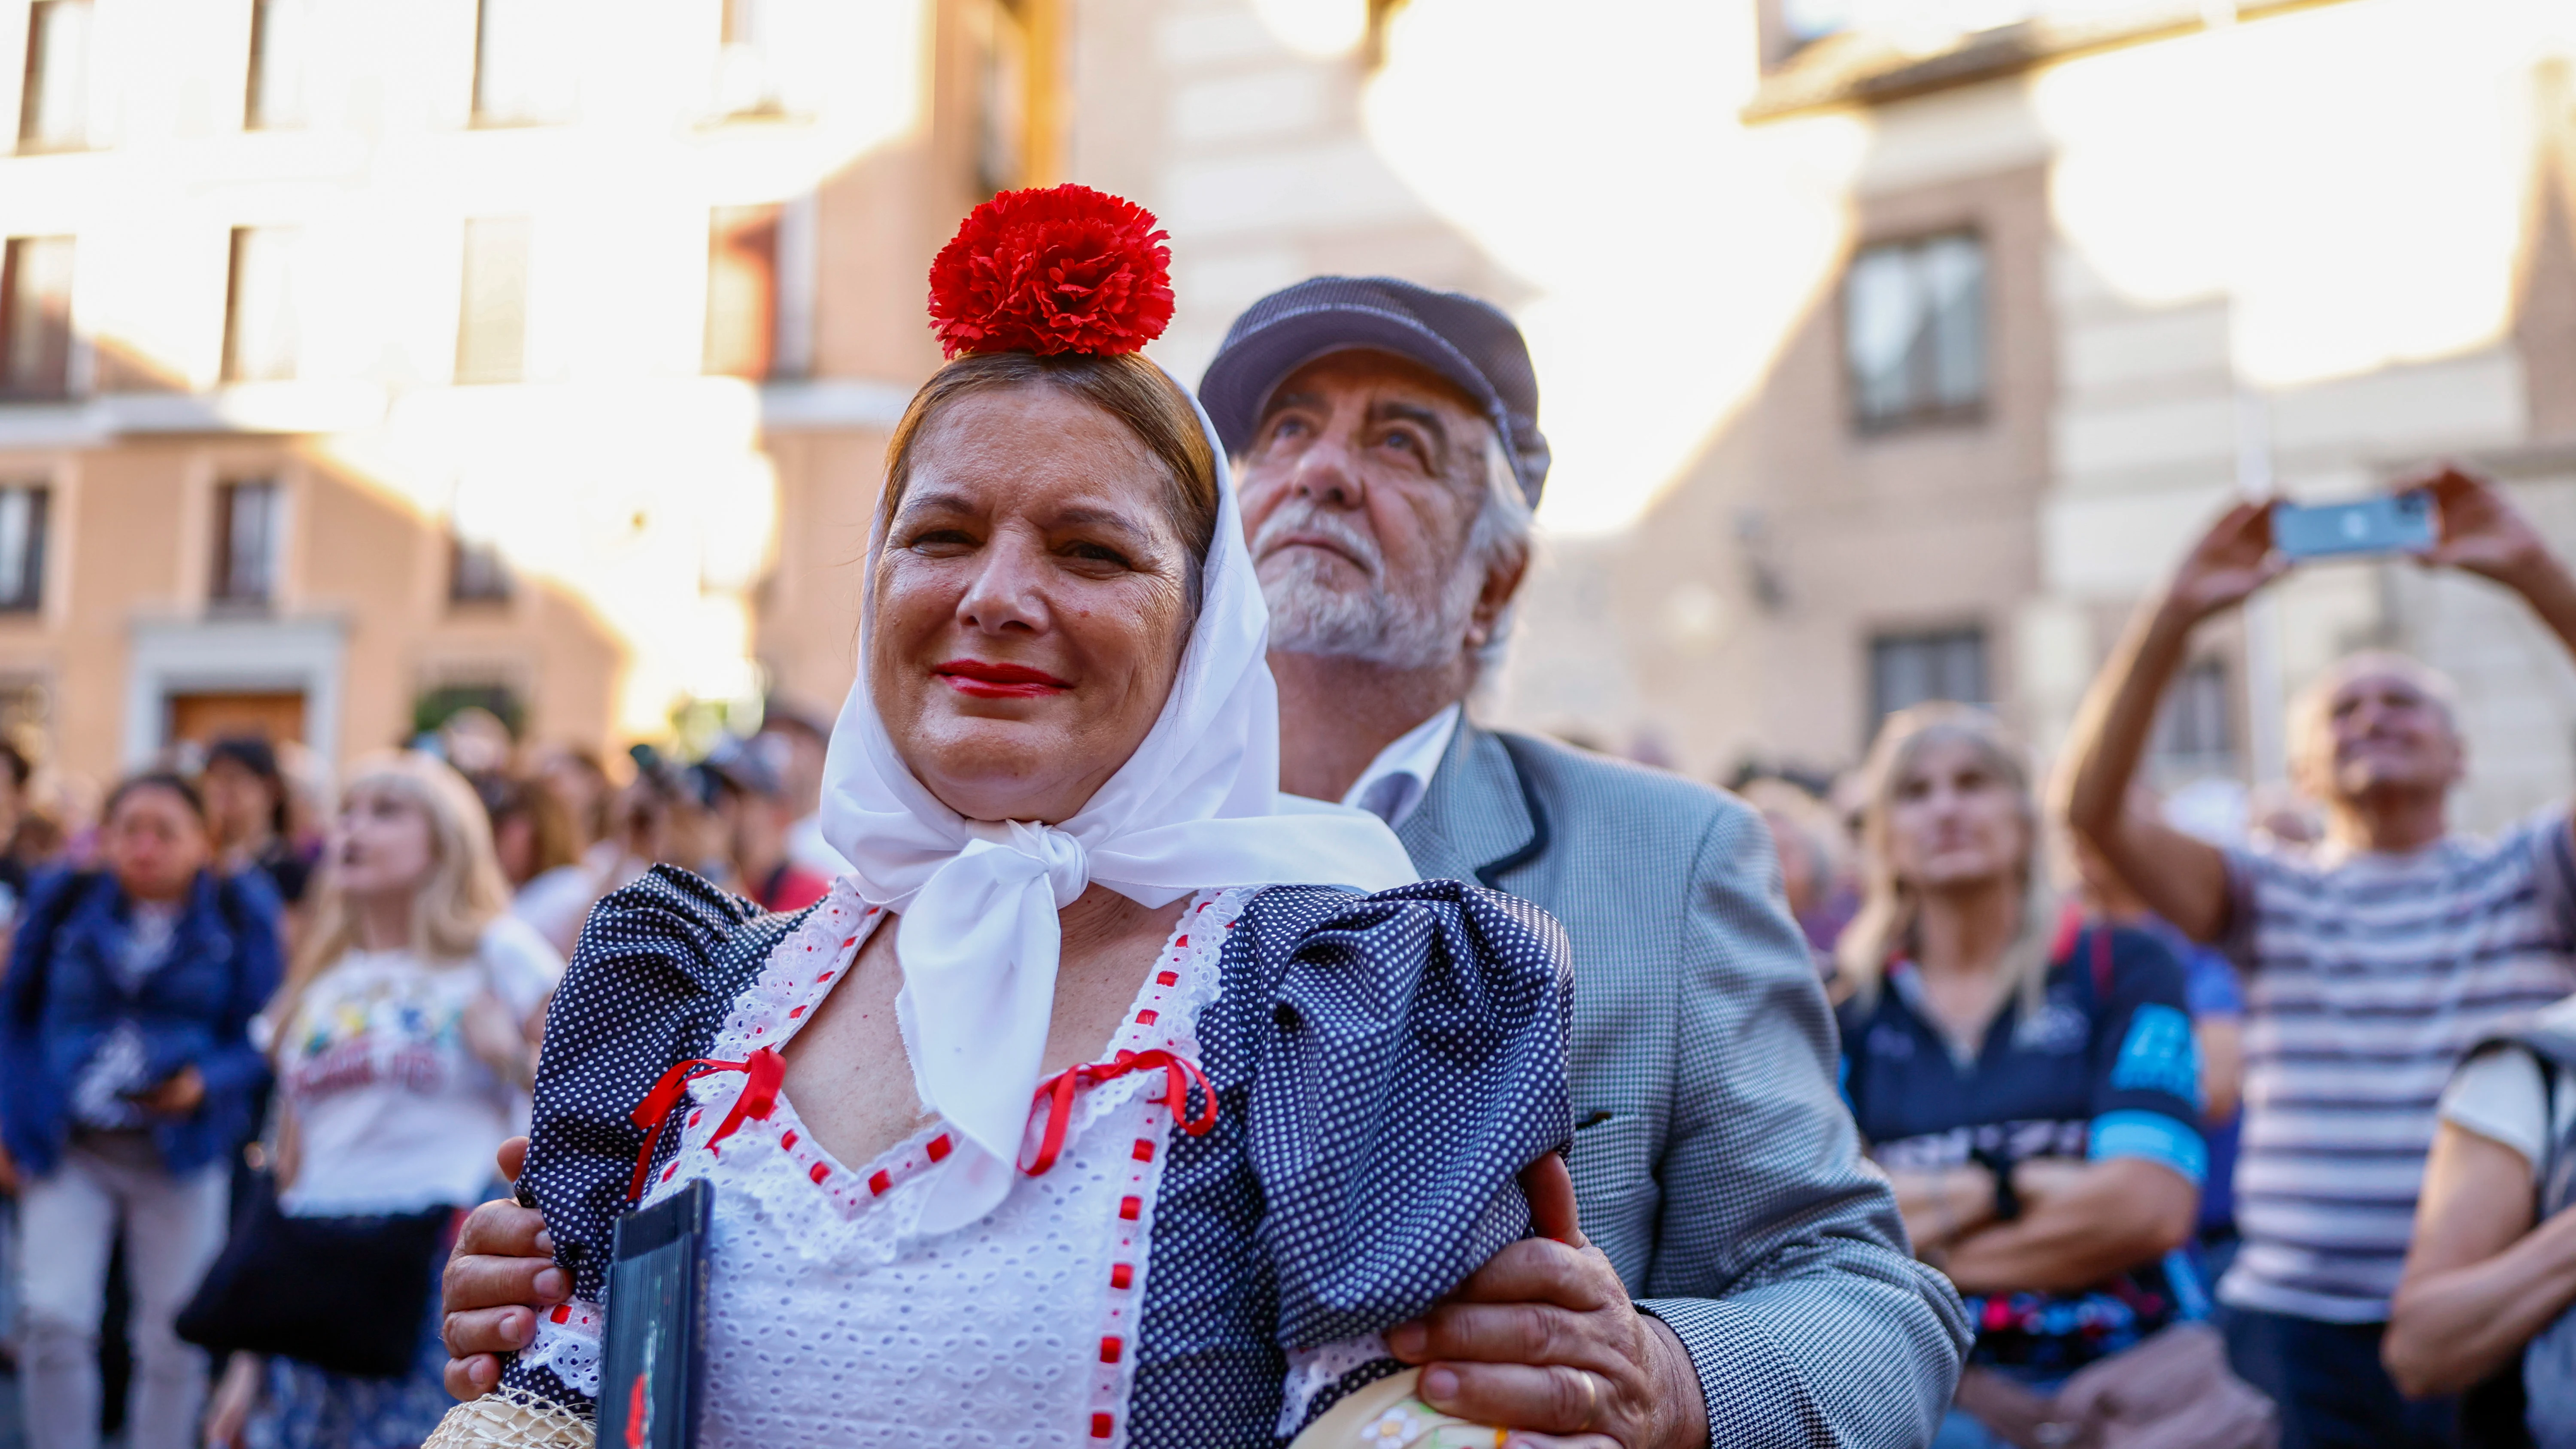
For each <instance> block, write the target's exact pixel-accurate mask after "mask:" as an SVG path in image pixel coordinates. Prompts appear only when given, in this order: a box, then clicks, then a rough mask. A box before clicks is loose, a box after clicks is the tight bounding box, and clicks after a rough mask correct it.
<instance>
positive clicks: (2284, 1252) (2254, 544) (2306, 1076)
mask: <svg viewBox="0 0 2576 1449" xmlns="http://www.w3.org/2000/svg"><path fill="white" fill-rule="evenodd" d="M2406 491H2407V492H2409V493H2420V494H2423V495H2428V496H2429V497H2430V498H2431V500H2432V501H2433V503H2434V504H2435V505H2436V507H2437V508H2438V512H2439V529H2438V533H2437V534H2436V535H2435V537H2434V540H2433V542H2432V544H2431V546H2430V547H2429V548H2427V549H2425V550H2424V551H2423V552H2422V553H2420V554H2419V555H2418V557H2419V559H2420V561H2421V562H2423V563H2424V564H2426V565H2428V566H2437V567H2448V568H2457V569H2462V570H2465V571H2467V572H2469V573H2473V574H2477V575H2479V576H2481V577H2484V578H2487V579H2490V580H2493V581H2494V582H2496V583H2498V584H2501V585H2503V586H2504V587H2506V588H2508V589H2511V590H2513V591H2514V592H2515V593H2517V594H2519V595H2520V596H2521V597H2522V598H2523V600H2524V601H2525V602H2526V603H2528V604H2529V605H2530V606H2531V608H2532V611H2533V612H2534V613H2535V614H2537V615H2539V617H2540V620H2541V622H2542V623H2543V624H2545V625H2546V626H2547V627H2548V628H2549V630H2550V631H2551V632H2552V633H2553V634H2555V635H2556V636H2557V637H2558V639H2559V640H2560V642H2561V643H2563V644H2567V645H2569V646H2570V647H2571V648H2576V577H2571V576H2570V575H2569V573H2568V570H2567V568H2566V567H2565V565H2564V564H2562V563H2561V562H2560V561H2559V560H2558V559H2557V558H2555V557H2554V556H2552V555H2551V553H2550V552H2549V549H2548V548H2547V546H2546V545H2545V544H2543V542H2542V541H2541V539H2540V535H2539V534H2538V532H2537V531H2535V530H2534V529H2533V528H2532V526H2531V525H2530V524H2529V523H2528V522H2527V521H2526V520H2524V519H2523V517H2522V516H2521V515H2520V514H2519V513H2518V512H2517V511H2516V510H2515V509H2514V507H2513V505H2512V503H2511V502H2510V501H2509V500H2508V499H2507V498H2506V496H2505V495H2504V493H2503V492H2502V490H2500V489H2498V488H2497V487H2496V486H2495V485H2494V484H2493V483H2491V482H2488V481H2486V480H2484V479H2481V478H2476V477H2473V476H2470V475H2469V474H2466V473H2464V472H2461V471H2459V470H2458V469H2456V468H2445V469H2442V470H2440V471H2439V472H2437V473H2435V474H2434V475H2432V476H2431V477H2429V478H2427V479H2425V480H2424V481H2423V482H2421V483H2419V484H2417V485H2414V487H2412V488H2410V489H2408V490H2406ZM2272 525H2273V505H2270V504H2267V503H2253V502H2248V503H2241V504H2238V505H2237V506H2236V507H2234V508H2232V509H2230V510H2228V512H2227V513H2226V514H2225V515H2224V516H2223V517H2221V518H2220V519H2219V520H2218V522H2217V523H2216V524H2215V525H2214V526H2213V527H2212V528H2211V529H2210V531H2209V533H2208V534H2207V535H2206V536H2205V537H2203V538H2202V539H2201V540H2200V542H2199V543H2198V544H2197V545H2195V546H2194V547H2193V549H2192V550H2191V552H2190V554H2189V555H2188V556H2186V557H2185V559H2184V560H2183V563H2182V566H2181V567H2180V569H2179V570H2177V572H2176V573H2175V575H2174V578H2173V581H2172V582H2171V583H2170V584H2169V585H2167V586H2166V588H2165V591H2164V592H2163V594H2162V595H2161V596H2159V597H2157V598H2155V599H2154V600H2152V601H2150V602H2149V604H2148V605H2147V606H2146V607H2145V608H2144V609H2143V610H2141V611H2140V613H2139V615H2138V617H2137V620H2136V622H2135V623H2134V624H2133V626H2132V627H2131V629H2130V631H2129V634H2128V637H2127V638H2126V640H2125V641H2124V642H2123V643H2122V644H2121V646H2120V647H2119V649H2118V650H2117V651H2116V652H2115V653H2114V655H2113V657H2112V659H2111V660H2110V662H2109V663H2108V664H2107V665H2105V666H2104V668H2103V671H2102V674H2101V676H2100V677H2099V678H2098V679H2097V680H2096V681H2095V684H2094V688H2093V692H2092V694H2091V696H2090V697H2089V698H2088V699H2087V700H2086V703H2085V707H2084V709H2083V711H2082V712H2081V713H2080V714H2079V716H2078V718H2077V721H2076V725H2075V728H2074V731H2073V732H2072V734H2071V736H2070V739H2069V757H2070V759H2071V760H2072V762H2073V769H2072V771H2071V774H2070V776H2069V781H2070V791H2069V798H2068V811H2067V818H2068V823H2069V824H2070V825H2071V826H2072V827H2073V829H2074V830H2075V832H2076V833H2077V834H2078V835H2079V836H2080V837H2082V838H2083V840H2084V841H2086V842H2087V843H2088V844H2090V845H2091V846H2092V847H2094V848H2095V849H2097V850H2099V851H2100V852H2101V853H2102V855H2103V856H2104V858H2105V859H2106V860H2107V861H2108V862H2109V863H2110V865H2111V867H2112V868H2113V869H2114V870H2115V871H2117V872H2118V874H2119V875H2120V876H2121V878H2123V879H2125V880H2126V881H2128V882H2129V884H2130V885H2131V886H2132V887H2134V888H2135V889H2136V890H2137V892H2138V894H2139V895H2140V896H2142V897H2144V898H2145V900H2146V902H2147V904H2148V905H2149V906H2151V907H2152V908H2153V909H2154V910H2155V912H2156V913H2157V914H2158V915H2160V916H2162V917H2164V918H2165V919H2166V920H2168V921H2170V922H2172V923H2173V924H2174V925H2175V926H2177V927H2179V928H2181V929H2182V930H2183V931H2184V932H2185V933H2186V934H2188V935H2190V936H2192V937H2193V938H2194V939H2197V940H2201V941H2207V942H2212V943H2216V944H2220V945H2222V946H2224V948H2225V949H2226V950H2227V951H2228V952H2229V954H2230V955H2231V956H2232V957H2233V958H2234V959H2235V961H2236V964H2237V966H2238V969H2240V970H2241V971H2243V972H2244V973H2245V974H2246V977H2247V993H2246V996H2247V1028H2246V1078H2245V1129H2244V1139H2243V1145H2242V1152H2241V1156H2240V1157H2239V1159H2238V1169H2237V1173H2238V1175H2237V1224H2238V1227H2239V1229H2240V1231H2241V1233H2242V1237H2243V1247H2242V1249H2241V1250H2240V1251H2239V1253H2238V1255H2237V1257H2236V1260H2235V1264H2234V1266H2233V1267H2232V1268H2230V1269H2229V1271H2228V1273H2227V1275H2226V1277H2225V1278H2223V1279H2222V1280H2221V1281H2220V1284H2219V1288H2218V1294H2219V1297H2220V1299H2221V1300H2222V1301H2224V1302H2225V1303H2227V1304H2228V1305H2229V1306H2230V1307H2231V1308H2232V1309H2233V1310H2234V1311H2233V1312H2232V1313H2231V1314H2230V1315H2229V1317H2228V1322H2227V1332H2228V1338H2229V1353H2230V1357H2231V1359H2232V1360H2233V1362H2234V1364H2235V1366H2236V1370H2237V1372H2238V1373H2240V1374H2242V1375H2244V1376H2245V1377H2246V1378H2247V1379H2249V1380H2251V1381H2253V1382H2254V1383H2255V1385H2256V1386H2257V1387H2259V1388H2262V1389H2263V1390H2265V1391H2266V1392H2267V1393H2269V1394H2271V1396H2272V1397H2273V1398H2274V1399H2275V1400H2276V1401H2277V1402H2278V1403H2279V1404H2280V1405H2281V1408H2282V1423H2283V1428H2284V1436H2283V1443H2284V1444H2285V1446H2287V1449H2301V1446H2304V1445H2392V1446H2396V1445H2418V1444H2423V1445H2432V1444H2442V1443H2447V1442H2449V1440H2450V1436H2451V1433H2452V1422H2453V1418H2454V1414H2453V1406H2452V1405H2451V1404H2450V1403H2449V1402H2448V1401H2446V1400H2419V1401H2408V1400H2407V1399H2405V1398H2404V1397H2403V1395H2402V1394H2401V1393H2400V1391H2399V1388H2398V1386H2397V1384H2396V1383H2395V1382H2393V1381H2392V1380H2391V1378H2390V1376H2389V1374H2388V1373H2387V1371H2386V1370H2385V1369H2384V1368H2383V1367H2382V1365H2381V1361H2380V1350H2381V1337H2382V1334H2383V1331H2384V1330H2385V1327H2386V1325H2387V1322H2388V1316H2389V1303H2390V1299H2391V1297H2392V1295H2393V1294H2394V1293H2395V1292H2396V1289H2397V1286H2398V1278H2399V1272H2400V1269H2401V1267H2402V1265H2403V1263H2404V1261H2405V1257H2406V1250H2407V1242H2408V1236H2409V1233H2410V1230H2411V1229H2412V1226H2413V1221H2414V1212H2415V1203H2416V1195H2417V1191H2418V1188H2419V1185H2420V1184H2421V1182H2422V1180H2423V1174H2424V1159H2425V1152H2426V1149H2427V1148H2428V1147H2429V1146H2430V1145H2431V1143H2432V1140H2433V1135H2434V1123H2435V1117H2436V1103H2437V1101H2438V1099H2439V1098H2440V1096H2441V1094H2442V1089H2443V1086H2444V1083H2445V1082H2446V1081H2447V1080H2448V1079H2449V1077H2450V1074H2451V1070H2452V1067H2453V1064H2454V1063H2455V1062H2457V1061H2458V1060H2459V1058H2460V1056H2461V1055H2462V1053H2464V1052H2465V1051H2467V1050H2468V1049H2469V1048H2470V1047H2472V1046H2474V1045H2476V1044H2477V1043H2479V1042H2480V1041H2482V1040H2485V1039H2487V1038H2489V1037H2492V1036H2494V1035H2496V1034H2497V1033H2498V1032H2500V1031H2502V1030H2504V1029H2505V1028H2506V1027H2508V1026H2509V1025H2510V1024H2511V1023H2512V1022H2513V1021H2515V1020H2516V1019H2517V1018H2519V1017H2521V1016H2523V1015H2525V1014H2527V1013H2530V1012H2533V1011H2535V1010H2537V1009H2539V1008H2541V1007H2544V1006H2547V1005H2549V1004H2550V1003H2551V1002H2554V1001H2556V1000H2558V999H2559V998H2561V997H2563V996H2566V995H2567V994H2568V993H2569V992H2570V991H2571V990H2576V840H2571V838H2570V834H2569V817H2568V809H2567V806H2566V805H2565V804H2560V805H2556V806H2553V807H2552V808H2551V809H2550V810H2549V811H2547V812H2546V813H2544V814H2543V815H2542V816H2541V817H2540V818H2538V819H2535V820H2533V821H2531V822H2529V823H2527V824H2525V825H2523V826H2521V827H2520V828H2517V829H2514V830H2511V831H2508V832H2506V833H2505V834H2504V835H2502V836H2501V837H2499V838H2497V839H2495V840H2491V841H2489V840H2479V839H2475V838H2472V837H2469V836H2466V835H2462V834H2458V833H2455V832H2454V831H2453V830H2452V829H2451V827H2450V824H2449V821H2448V817H2447V808H2448V802H2449V797H2450V792H2451V788H2452V786H2453V785H2455V784H2457V783H2458V782H2459V780H2460V778H2461V775H2462V768H2463V750H2462V743H2461V739H2460V732H2459V727H2458V722H2457V720H2456V719H2455V717H2454V714H2453V708H2452V692H2451V687H2450V684H2449V682H2448V681H2447V680H2446V679H2444V678H2443V677H2442V676H2441V675H2440V674H2439V673H2437V672H2436V671H2434V670H2432V669H2430V668H2427V667H2426V666H2424V665H2423V664H2420V663H2418V662H2416V661H2414V660H2410V659H2406V658H2402V657H2399V656H2397V655H2393V654H2386V653H2365V654H2359V655H2355V656H2353V657H2351V658H2348V659H2345V660H2343V661H2342V662H2340V663H2339V664H2336V665H2335V666H2333V667H2332V668H2330V669H2328V670H2327V671H2326V672H2325V674H2324V676H2323V677H2322V678H2320V679H2319V680H2317V681H2316V683H2315V684H2314V685H2312V686H2311V687H2310V688H2309V690H2308V691H2307V692H2306V693H2305V694H2304V695H2303V696H2302V697H2301V698H2300V699H2299V701H2298V702H2297V704H2296V705H2295V706H2294V708H2293V711H2292V717H2291V724H2290V727H2291V739H2290V741H2289V744H2290V756H2291V769H2292V772H2293V775H2294V777H2295V779H2296V781H2297V783H2298V785H2299V787H2300V788H2301V789H2302V790H2303V791H2304V792H2305V793H2306V794H2308V795H2310V796H2311V797H2313V798H2315V799H2316V800H2317V801H2318V802H2319V803H2320V804H2321V805H2322V806H2323V807H2324V809H2325V812H2326V820H2327V825H2326V838H2325V839H2324V841H2322V842H2321V843H2320V844H2318V845H2317V846H2316V847H2315V848H2314V849H2313V850H2309V851H2304V852H2297V853H2292V852H2286V851H2273V850H2265V849H2235V850H2222V849H2220V848H2219V847H2217V846H2214V845H2210V844H2208V843H2206V842H2204V841H2200V840H2195V839H2193V838H2192V837H2190V836H2187V835H2184V834H2182V833H2181V832H2179V831H2177V830H2174V829H2172V828H2170V827H2168V826H2166V825H2164V824H2163V823H2161V822H2159V821H2157V820H2154V819H2151V818H2148V817H2147V816H2145V815H2144V814H2143V813H2141V812H2138V811H2134V810H2129V809H2126V808H2124V801H2125V798H2126V796H2127V793H2128V788H2129V783H2130V781H2131V779H2132V778H2133V777H2134V776H2135V775H2136V773H2137V767H2138V761H2139V758H2140V756H2141V755H2142V754H2143V753H2144V751H2145V749H2146V744H2147V738H2148V733H2149V731H2150V730H2151V729H2152V727H2153V725H2154V722H2155V719H2156V705H2157V702H2158V700H2159V698H2160V697H2161V696H2162V694H2163V692H2164V689H2165V686H2166V685H2167V684H2168V683H2169V682H2170V681H2171V680H2172V678H2173V676H2174V674H2175V672H2176V671H2177V670H2178V669H2179V668H2180V667H2181V665H2182V663H2183V660H2184V658H2185V655H2186V652H2187V648H2188V644H2189V641H2190V637H2191V632H2192V630H2193V628H2194V627H2195V626H2196V625H2198V624H2199V623H2200V622H2201V621H2202V620H2204V619H2208V618H2210V617H2212V616H2214V615H2217V614H2220V613H2223V612H2225V611H2226V610H2228V609H2230V608H2233V607H2235V606H2236V605H2237V604H2239V603H2241V602H2243V601H2244V599H2245V598H2246V597H2248V596H2249V595H2251V594H2252V593H2253V592H2254V591H2255V590H2257V589H2259V588H2261V587H2262V586H2263V585H2265V584H2267V583H2269V582H2271V581H2272V580H2273V579H2275V578H2278V577H2279V576H2280V575H2281V574H2282V573H2284V572H2286V571H2287V570H2288V569H2289V568H2290V567H2291V566H2292V562H2293V561H2292V560H2291V559H2290V558H2289V557H2287V556H2286V555H2284V554H2283V553H2282V552H2281V551H2280V550H2279V549H2277V548H2275V547H2274V537H2273V527H2272Z"/></svg>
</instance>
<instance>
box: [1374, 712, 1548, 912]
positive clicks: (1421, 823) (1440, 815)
mask: <svg viewBox="0 0 2576 1449" xmlns="http://www.w3.org/2000/svg"><path fill="white" fill-rule="evenodd" d="M1395 834H1396V838H1397V839H1398V840H1401V841H1403V842H1404V849H1405V852H1406V853H1407V854H1409V855H1411V856H1412V857H1413V868H1414V869H1415V870H1417V871H1420V872H1421V873H1422V877H1423V879H1425V880H1468V881H1473V880H1481V879H1482V877H1481V876H1480V875H1479V872H1480V871H1482V870H1483V869H1484V868H1485V867H1487V866H1489V865H1492V864H1494V863H1495V862H1498V861H1506V860H1509V859H1511V858H1512V857H1513V856H1515V855H1518V854H1520V853H1521V852H1523V851H1524V850H1526V849H1528V847H1529V844H1530V842H1531V840H1532V839H1534V838H1535V837H1536V836H1537V834H1538V823H1537V821H1535V820H1534V819H1532V818H1531V815H1530V811H1529V805H1528V802H1527V800H1526V799H1525V798H1524V797H1523V795H1522V793H1521V781H1520V773H1519V772H1518V771H1516V770H1514V769H1513V768H1512V757H1511V756H1510V755H1509V754H1507V753H1506V752H1505V751H1504V749H1503V742H1502V741H1501V740H1499V739H1496V738H1495V737H1494V736H1492V735H1490V734H1488V733H1486V732H1485V731H1483V730H1480V729H1478V728H1476V726H1475V725H1474V724H1473V723H1471V722H1469V721H1468V720H1466V719H1464V718H1461V719H1460V720H1459V721H1458V733H1457V734H1456V735H1454V736H1452V737H1451V738H1450V741H1449V750H1448V753H1446V754H1444V755H1442V756H1441V757H1440V767H1439V768H1438V769H1437V770H1434V771H1433V772H1432V774H1431V784H1430V786H1429V788H1428V789H1426V790H1424V791H1423V795H1422V805H1421V808H1419V809H1417V810H1415V811H1414V812H1413V814H1412V816H1411V817H1410V818H1408V819H1407V820H1406V821H1405V822H1404V828H1403V829H1401V830H1398V831H1397V832H1396V833H1395Z"/></svg>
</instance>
